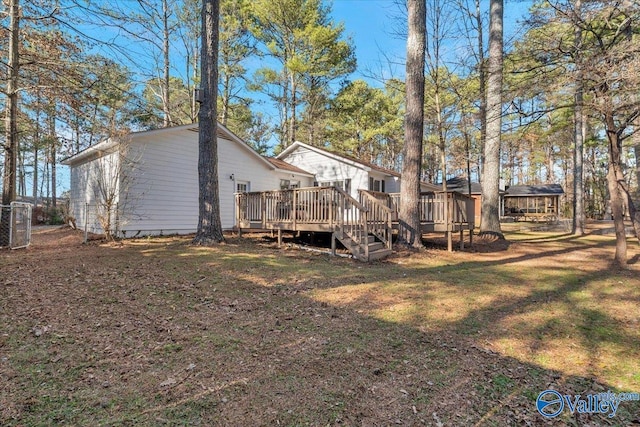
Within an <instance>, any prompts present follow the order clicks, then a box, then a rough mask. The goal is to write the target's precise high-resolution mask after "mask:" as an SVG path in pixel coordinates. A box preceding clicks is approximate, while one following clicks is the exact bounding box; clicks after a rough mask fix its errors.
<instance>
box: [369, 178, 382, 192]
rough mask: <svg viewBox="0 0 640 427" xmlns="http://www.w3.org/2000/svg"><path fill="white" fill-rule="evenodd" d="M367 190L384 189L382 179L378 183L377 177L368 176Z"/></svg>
mask: <svg viewBox="0 0 640 427" xmlns="http://www.w3.org/2000/svg"><path fill="white" fill-rule="evenodd" d="M369 191H384V181H383V182H382V183H380V180H379V179H373V178H371V177H370V178H369Z"/></svg>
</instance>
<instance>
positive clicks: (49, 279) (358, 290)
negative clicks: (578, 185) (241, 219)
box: [0, 229, 640, 426]
mask: <svg viewBox="0 0 640 427" xmlns="http://www.w3.org/2000/svg"><path fill="white" fill-rule="evenodd" d="M507 237H508V244H492V243H489V242H482V241H479V242H478V243H477V244H476V245H475V246H474V248H472V249H471V250H467V251H458V252H454V253H448V252H446V251H444V250H442V249H438V248H432V249H428V250H425V251H424V252H421V253H404V252H401V253H398V254H395V255H394V256H392V257H391V258H389V259H387V260H385V261H382V262H378V263H372V264H362V263H359V262H357V261H353V260H351V259H345V258H331V257H329V256H326V255H324V254H318V253H311V252H306V251H302V250H299V249H294V248H283V249H277V248H275V246H274V243H273V241H271V240H269V239H263V238H261V237H255V236H254V237H251V238H246V239H237V238H229V239H228V241H227V243H226V244H224V245H220V246H218V247H214V248H201V247H193V246H190V245H189V240H188V239H187V238H172V237H167V238H157V239H139V240H128V241H125V242H123V243H118V244H103V243H100V242H94V243H91V244H89V245H82V244H81V243H80V242H81V235H80V234H79V233H77V232H74V231H70V230H64V229H55V230H46V231H41V232H38V233H37V234H35V235H34V244H33V246H32V247H30V248H29V249H27V250H16V251H2V252H0V268H1V270H2V276H1V279H0V280H1V281H0V325H1V327H0V425H2V426H40V425H42V426H49V425H104V426H113V425H154V426H155V425H203V426H209V425H216V426H217V425H220V426H227V425H228V426H259V425H264V426H270V425H276V426H277V425H280V426H305V425H310V426H327V425H331V426H333V425H347V426H356V425H357V426H388V425H433V426H441V425H445V426H469V425H482V426H504V425H554V426H556V425H570V426H599V425H620V426H627V425H630V424H633V423H634V422H635V423H640V402H623V403H621V404H620V406H619V408H618V410H617V413H616V414H615V416H614V417H610V418H609V417H607V416H602V415H591V414H576V415H571V414H570V412H569V411H568V410H567V409H565V410H564V411H563V413H562V414H561V415H560V416H558V417H557V418H555V419H553V420H546V419H544V418H543V417H542V416H541V415H539V414H538V412H537V411H536V407H535V401H536V398H537V396H538V394H539V393H540V392H541V391H543V390H546V389H556V390H558V391H560V392H561V393H562V394H571V395H574V394H580V395H582V396H585V395H586V394H590V393H591V394H592V393H601V392H606V391H608V390H611V391H614V392H635V393H638V392H640V328H639V327H640V261H638V258H639V257H640V248H639V246H638V244H637V242H633V241H631V240H630V241H629V257H630V258H631V259H632V262H634V263H633V264H631V265H630V268H629V270H625V271H620V270H616V269H612V268H610V267H609V261H610V260H611V259H612V257H613V244H614V242H613V237H611V236H602V235H595V234H590V235H587V236H585V237H581V238H576V237H574V236H570V235H562V234H558V233H555V234H554V233H549V232H547V233H540V232H538V233H533V232H521V231H517V230H516V229H513V231H510V232H509V233H508V235H507Z"/></svg>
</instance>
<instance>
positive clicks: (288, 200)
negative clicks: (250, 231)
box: [236, 187, 475, 257]
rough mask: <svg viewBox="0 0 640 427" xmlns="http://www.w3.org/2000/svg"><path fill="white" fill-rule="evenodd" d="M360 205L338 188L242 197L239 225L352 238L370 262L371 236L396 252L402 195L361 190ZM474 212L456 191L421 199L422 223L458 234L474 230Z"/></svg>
mask: <svg viewBox="0 0 640 427" xmlns="http://www.w3.org/2000/svg"><path fill="white" fill-rule="evenodd" d="M359 199H360V200H356V199H354V198H353V197H351V196H350V195H349V194H348V193H346V192H345V191H344V190H342V189H340V188H337V187H309V188H299V189H294V190H276V191H263V192H255V193H239V194H237V195H236V224H237V226H238V227H239V228H262V229H284V230H287V229H288V230H295V231H298V230H307V231H330V232H333V233H335V235H336V236H337V237H338V238H339V239H343V238H344V237H345V236H347V237H349V239H350V240H351V241H352V242H353V243H354V244H355V245H358V246H360V247H361V248H362V250H363V251H364V252H365V255H366V257H368V253H367V251H368V244H367V242H368V241H369V236H371V235H373V236H375V237H376V238H377V239H378V240H380V241H381V242H382V243H383V244H384V245H385V247H387V248H388V249H391V241H392V240H391V238H392V230H393V221H396V220H397V212H398V210H399V207H400V194H399V193H380V192H372V191H364V190H361V191H359ZM474 209H475V203H474V199H473V198H471V197H469V196H467V195H464V194H461V193H458V192H455V191H453V192H452V191H449V192H440V191H438V192H424V193H421V195H420V221H421V222H422V223H431V224H436V225H444V226H445V230H448V231H452V230H454V227H452V226H453V225H456V226H457V228H458V229H462V228H466V227H467V226H468V228H469V229H473V227H474V218H475V213H474ZM343 243H344V242H343Z"/></svg>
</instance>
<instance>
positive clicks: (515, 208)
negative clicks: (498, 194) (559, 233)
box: [504, 184, 564, 219]
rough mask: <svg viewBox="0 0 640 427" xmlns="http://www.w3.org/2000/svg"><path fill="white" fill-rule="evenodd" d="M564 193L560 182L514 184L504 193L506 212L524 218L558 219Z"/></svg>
mask: <svg viewBox="0 0 640 427" xmlns="http://www.w3.org/2000/svg"><path fill="white" fill-rule="evenodd" d="M563 194H564V190H563V189H562V186H560V184H540V185H512V186H510V187H507V189H506V193H505V194H504V214H505V215H506V216H513V217H516V218H519V217H522V218H524V219H529V218H531V219H537V218H547V219H552V218H553V219H556V218H557V217H558V214H559V212H560V196H562V195H563Z"/></svg>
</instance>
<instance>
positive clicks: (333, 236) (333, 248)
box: [331, 233, 336, 256]
mask: <svg viewBox="0 0 640 427" xmlns="http://www.w3.org/2000/svg"><path fill="white" fill-rule="evenodd" d="M331 256H336V233H331Z"/></svg>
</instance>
